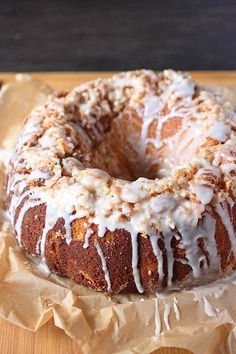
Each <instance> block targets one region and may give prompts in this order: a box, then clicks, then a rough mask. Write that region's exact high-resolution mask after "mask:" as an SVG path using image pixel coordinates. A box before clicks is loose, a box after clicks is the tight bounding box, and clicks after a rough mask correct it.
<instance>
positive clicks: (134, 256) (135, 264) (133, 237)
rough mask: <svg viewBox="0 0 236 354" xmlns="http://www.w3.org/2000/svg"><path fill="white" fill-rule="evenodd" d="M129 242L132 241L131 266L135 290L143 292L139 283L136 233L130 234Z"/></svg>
mask: <svg viewBox="0 0 236 354" xmlns="http://www.w3.org/2000/svg"><path fill="white" fill-rule="evenodd" d="M131 242H132V268H133V276H134V281H135V285H136V288H137V290H138V291H139V292H140V293H143V292H144V289H143V287H142V285H141V280H140V274H139V269H138V235H137V234H136V233H134V234H131Z"/></svg>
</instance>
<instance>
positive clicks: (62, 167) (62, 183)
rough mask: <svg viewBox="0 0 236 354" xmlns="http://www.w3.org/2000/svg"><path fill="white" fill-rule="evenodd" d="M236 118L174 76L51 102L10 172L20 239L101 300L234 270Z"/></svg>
mask: <svg viewBox="0 0 236 354" xmlns="http://www.w3.org/2000/svg"><path fill="white" fill-rule="evenodd" d="M235 129H236V115H235V113H234V110H233V108H232V106H231V105H230V103H229V102H226V101H225V100H224V99H223V98H222V97H220V96H219V95H215V94H213V93H212V92H210V91H208V90H206V89H204V88H202V87H200V86H199V85H197V84H196V83H195V82H194V81H193V80H192V78H191V77H190V75H188V74H186V73H181V72H175V71H172V70H166V71H163V72H153V71H149V70H139V71H134V72H127V73H121V74H118V75H114V76H113V77H111V78H109V79H98V80H95V81H91V82H88V83H85V84H82V85H80V86H79V87H76V88H75V89H73V90H72V91H70V92H61V93H55V94H54V95H52V96H50V97H49V98H48V100H47V102H46V103H45V104H44V105H41V106H38V107H36V108H35V109H34V110H33V111H32V112H31V113H30V115H29V117H28V118H27V120H26V122H25V124H24V126H23V129H22V131H21V134H20V135H19V137H18V141H17V143H16V147H15V151H14V153H13V155H12V158H11V161H10V163H9V167H8V171H7V187H6V189H7V205H8V209H9V213H10V217H11V222H12V225H13V226H14V230H15V234H16V238H17V241H18V243H19V245H20V246H21V247H23V248H24V249H25V250H26V251H27V252H28V253H29V254H31V255H34V256H36V257H39V258H41V259H42V260H43V261H44V262H45V264H46V265H47V266H48V268H49V269H50V270H51V271H52V272H55V273H57V274H59V275H62V276H68V277H71V278H72V279H74V280H75V281H76V282H77V283H79V284H82V285H84V286H87V287H90V288H94V289H96V290H98V291H107V292H113V293H119V292H130V291H132V292H136V291H138V292H140V293H142V292H146V293H154V292H157V291H160V290H161V289H181V288H189V287H192V286H196V285H200V284H204V283H207V282H210V281H213V280H215V279H217V278H219V277H221V276H223V275H224V274H228V273H229V272H230V271H232V270H233V269H234V268H235V263H236V262H235V259H236V238H235V229H236V207H235V202H234V201H235V172H236V133H235Z"/></svg>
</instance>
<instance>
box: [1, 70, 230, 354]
mask: <svg viewBox="0 0 236 354" xmlns="http://www.w3.org/2000/svg"><path fill="white" fill-rule="evenodd" d="M192 74H193V77H194V78H195V79H196V80H198V81H199V82H201V83H203V84H208V85H211V84H212V85H217V84H220V85H226V86H229V87H234V86H235V87H236V72H193V73H192ZM32 75H33V76H35V77H37V78H39V79H42V80H44V81H45V82H47V83H48V84H50V85H52V86H53V87H55V88H57V89H69V88H70V87H73V86H75V85H78V84H79V83H81V82H84V81H87V80H91V79H94V78H96V77H108V76H110V75H111V73H98V72H93V73H91V72H87V73H78V72H70V73H46V72H44V73H32ZM13 80H14V74H13V73H0V81H2V82H4V83H9V82H12V81H13ZM0 353H1V354H45V353H48V354H67V353H68V354H73V353H76V354H82V352H81V350H80V348H79V347H78V345H77V344H76V343H75V342H74V341H73V340H72V339H71V338H69V337H68V336H67V335H66V334H65V333H64V332H63V331H62V330H60V329H59V328H57V327H55V326H54V324H53V321H50V322H49V323H47V324H46V325H44V326H43V327H42V328H41V329H39V330H38V331H37V332H36V333H33V332H30V331H27V330H24V329H22V328H18V327H16V326H15V325H13V324H11V323H9V322H6V321H4V320H0ZM189 353H191V352H189V351H187V350H181V349H175V348H163V349H160V350H158V351H156V352H155V354H189ZM91 354H92V353H91ZM101 354H102V353H101ZM111 354H112V353H111Z"/></svg>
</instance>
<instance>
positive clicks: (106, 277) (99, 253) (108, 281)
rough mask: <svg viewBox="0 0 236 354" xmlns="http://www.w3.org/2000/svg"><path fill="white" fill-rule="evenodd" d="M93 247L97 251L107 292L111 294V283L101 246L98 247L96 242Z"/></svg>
mask: <svg viewBox="0 0 236 354" xmlns="http://www.w3.org/2000/svg"><path fill="white" fill-rule="evenodd" d="M95 245H96V249H97V252H98V255H99V256H100V258H101V262H102V270H103V272H104V276H105V279H106V282H107V292H108V293H110V292H111V281H110V275H109V271H108V269H107V264H106V259H105V257H104V254H103V251H102V249H101V246H100V245H99V243H98V242H96V244H95Z"/></svg>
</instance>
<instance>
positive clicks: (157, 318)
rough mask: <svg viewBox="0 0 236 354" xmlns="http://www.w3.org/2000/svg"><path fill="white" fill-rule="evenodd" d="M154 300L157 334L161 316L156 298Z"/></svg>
mask: <svg viewBox="0 0 236 354" xmlns="http://www.w3.org/2000/svg"><path fill="white" fill-rule="evenodd" d="M154 300H155V307H156V308H155V335H156V336H159V335H160V334H161V316H160V311H159V304H158V299H157V298H156V299H154Z"/></svg>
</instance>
